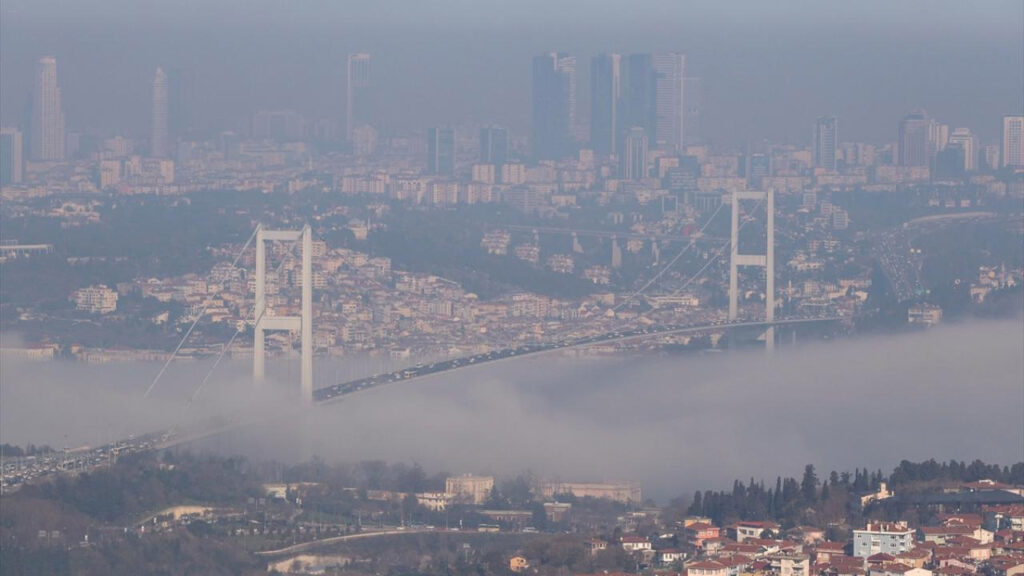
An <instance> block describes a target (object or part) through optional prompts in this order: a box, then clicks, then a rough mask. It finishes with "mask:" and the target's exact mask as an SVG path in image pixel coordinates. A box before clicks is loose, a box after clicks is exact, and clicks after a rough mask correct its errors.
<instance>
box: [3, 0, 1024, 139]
mask: <svg viewBox="0 0 1024 576" xmlns="http://www.w3.org/2000/svg"><path fill="white" fill-rule="evenodd" d="M0 17H2V19H0V71H2V78H3V82H2V83H0V117H2V118H3V122H4V123H5V124H12V123H13V124H17V123H20V122H21V118H22V116H23V109H24V105H25V102H26V98H27V94H28V90H29V89H30V85H31V78H32V65H33V62H34V60H35V59H36V58H37V57H38V56H39V55H41V54H54V55H56V56H57V58H58V63H59V71H60V81H61V85H62V90H63V93H64V102H65V111H66V114H67V117H68V123H69V127H70V129H72V130H88V131H95V132H107V133H116V132H124V133H126V134H137V135H145V133H146V131H147V130H148V123H149V119H148V106H149V90H150V86H149V85H150V82H151V81H152V75H153V70H154V69H155V67H156V66H157V65H163V66H165V67H178V68H181V69H184V70H186V71H188V73H189V74H190V75H191V77H192V78H193V81H192V86H191V87H190V89H189V90H190V91H191V92H192V94H193V96H194V98H196V99H197V100H198V101H199V102H200V103H201V105H200V106H199V107H197V109H196V110H194V118H195V120H196V122H197V123H198V124H199V125H201V126H210V127H215V128H234V127H236V126H238V125H239V124H240V123H242V122H244V121H245V120H246V118H247V117H248V115H249V114H250V113H251V111H253V110H255V109H257V108H261V107H265V108H284V107H290V108H295V109H297V110H299V111H301V112H303V113H304V114H306V115H308V116H310V117H316V116H321V115H329V114H338V113H340V112H341V110H342V109H343V107H342V104H341V102H342V100H341V97H342V93H343V87H344V84H343V69H344V65H343V64H344V55H345V54H346V53H347V52H350V51H357V50H366V51H370V52H372V53H373V54H374V59H375V75H376V77H377V82H378V85H379V87H380V92H381V93H380V95H379V98H378V99H377V113H378V115H379V118H380V123H381V124H382V125H383V127H384V128H386V129H387V128H393V129H399V130H405V129H410V128H412V129H421V128H424V127H426V126H429V125H431V124H436V123H442V122H451V123H461V122H500V123H505V124H508V125H510V126H511V127H512V129H513V133H514V134H516V135H519V136H526V135H527V133H526V131H527V126H528V118H529V89H530V86H529V84H530V77H529V70H530V64H529V57H530V56H531V55H533V54H536V53H539V52H542V51H548V50H564V51H569V52H572V53H575V54H576V55H577V56H578V57H579V58H580V64H579V68H580V69H581V70H580V75H581V78H580V82H579V87H580V92H581V93H580V101H581V107H582V106H585V104H586V101H587V99H588V95H587V93H586V92H587V86H588V83H587V81H586V70H587V68H588V67H589V57H590V56H591V55H592V54H594V53H597V52H601V51H620V52H626V53H628V52H645V51H661V50H678V51H682V52H685V53H686V54H687V55H688V58H689V67H690V69H691V73H693V74H697V75H700V76H702V77H703V78H704V79H705V98H704V100H705V121H704V125H705V130H704V131H705V133H706V134H707V135H708V136H710V137H711V138H712V139H713V140H714V141H716V142H722V143H738V142H742V141H744V140H745V139H752V140H758V139H761V138H768V139H772V140H777V141H792V142H796V143H806V142H807V141H808V140H809V134H810V128H809V126H810V123H811V121H812V120H813V119H814V117H816V116H818V115H822V114H834V115H837V116H838V117H839V118H840V130H841V132H840V134H841V137H842V138H843V139H860V140H867V141H875V142H885V141H890V140H894V139H895V133H896V123H897V122H898V121H899V119H900V117H901V116H902V115H903V114H904V113H905V112H907V111H908V110H910V109H913V108H925V109H927V110H928V111H929V112H931V113H932V114H933V115H934V116H936V117H937V118H938V119H940V120H941V121H944V122H947V123H949V124H951V125H952V126H953V127H957V126H967V127H970V128H972V129H973V130H975V131H976V132H977V133H979V134H980V135H981V136H982V137H983V139H984V140H985V141H986V142H987V143H992V142H994V141H995V139H996V138H997V137H998V135H999V127H1000V117H1001V116H1002V115H1003V114H1006V113H1019V112H1020V111H1021V108H1022V106H1024V105H1022V101H1024V87H1022V85H1024V72H1022V70H1024V56H1022V50H1024V48H1022V46H1024V44H1022V30H1024V2H1021V1H1020V0H1006V1H1001V0H992V1H986V2H960V1H952V0H933V1H905V2H888V1H884V0H869V1H864V2H818V1H810V0H801V1H789V2H782V3H778V2H762V1H755V0H744V1H731V2H712V1H692V2H691V1H688V2H681V1H672V0H649V1H639V2H592V1H583V0H570V1H565V2H558V3H552V2H545V1H541V0H526V1H516V2H511V1H510V2H501V3H498V2H480V1H472V0H446V1H433V2H420V1H413V0H395V1H390V2H378V1H363V2H337V1H330V0H247V1H242V0H190V1H178V0H175V1H171V0H75V1H68V0H4V1H3V2H2V3H0ZM583 110H585V108H583ZM583 110H581V112H582V111H583ZM581 117H582V118H586V115H585V114H584V113H581Z"/></svg>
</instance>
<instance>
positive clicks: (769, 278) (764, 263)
mask: <svg viewBox="0 0 1024 576" xmlns="http://www.w3.org/2000/svg"><path fill="white" fill-rule="evenodd" d="M741 200H758V201H764V203H765V214H766V220H767V225H766V228H767V243H766V245H765V253H764V254H740V201H741ZM730 244H731V257H730V259H729V320H730V321H731V322H735V321H736V319H737V316H738V314H739V276H738V272H739V270H738V268H739V267H740V266H756V267H760V268H764V269H765V320H766V321H767V322H774V321H775V191H774V190H771V189H769V190H765V191H742V192H741V191H736V190H734V191H733V193H732V235H731V243H730ZM765 347H766V348H767V349H768V351H769V352H772V351H774V350H775V328H774V327H772V326H769V327H768V330H767V332H765Z"/></svg>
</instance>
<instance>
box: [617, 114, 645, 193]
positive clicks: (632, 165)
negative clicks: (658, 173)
mask: <svg viewBox="0 0 1024 576" xmlns="http://www.w3.org/2000/svg"><path fill="white" fill-rule="evenodd" d="M647 143H648V138H647V131H646V130H644V129H643V128H641V127H639V126H633V127H631V128H630V129H629V132H627V133H626V139H625V141H624V143H623V145H622V159H621V162H620V163H621V166H622V174H621V177H622V178H623V179H624V180H640V179H642V178H646V177H647Z"/></svg>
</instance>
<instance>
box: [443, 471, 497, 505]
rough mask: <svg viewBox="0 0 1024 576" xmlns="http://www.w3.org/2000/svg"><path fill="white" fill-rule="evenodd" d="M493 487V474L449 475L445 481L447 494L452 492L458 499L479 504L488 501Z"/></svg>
mask: <svg viewBox="0 0 1024 576" xmlns="http://www.w3.org/2000/svg"><path fill="white" fill-rule="evenodd" d="M493 489H494V477H493V476H474V475H472V474H463V475H462V476H449V477H448V478H447V479H445V482H444V491H445V492H446V493H447V494H451V495H452V496H453V497H454V498H455V499H456V500H462V501H466V502H468V503H471V504H476V505H478V506H479V505H480V504H483V503H484V502H487V499H488V498H490V497H491V490H493Z"/></svg>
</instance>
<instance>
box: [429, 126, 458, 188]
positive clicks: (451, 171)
mask: <svg viewBox="0 0 1024 576" xmlns="http://www.w3.org/2000/svg"><path fill="white" fill-rule="evenodd" d="M427 172H428V173H430V174H439V175H442V176H449V177H452V176H455V129H454V128H452V127H450V126H444V127H439V128H431V129H430V130H429V131H428V132H427Z"/></svg>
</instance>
